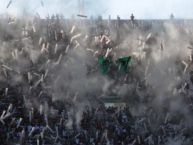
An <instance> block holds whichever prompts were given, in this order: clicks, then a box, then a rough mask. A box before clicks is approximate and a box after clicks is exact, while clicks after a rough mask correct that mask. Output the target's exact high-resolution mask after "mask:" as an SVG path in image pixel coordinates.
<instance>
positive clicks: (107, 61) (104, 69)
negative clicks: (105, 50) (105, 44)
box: [98, 56, 112, 74]
mask: <svg viewBox="0 0 193 145" xmlns="http://www.w3.org/2000/svg"><path fill="white" fill-rule="evenodd" d="M98 64H99V66H100V71H101V73H102V74H107V73H108V72H109V70H110V67H111V65H112V58H111V57H108V58H105V57H104V56H99V57H98Z"/></svg>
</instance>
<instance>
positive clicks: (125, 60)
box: [116, 56, 131, 73]
mask: <svg viewBox="0 0 193 145" xmlns="http://www.w3.org/2000/svg"><path fill="white" fill-rule="evenodd" d="M130 61H131V56H128V57H121V58H119V59H118V60H117V61H116V64H117V68H118V72H121V73H122V72H127V67H128V64H129V62H130Z"/></svg>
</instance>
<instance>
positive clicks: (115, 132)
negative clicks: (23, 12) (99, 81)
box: [0, 18, 193, 145]
mask: <svg viewBox="0 0 193 145" xmlns="http://www.w3.org/2000/svg"><path fill="white" fill-rule="evenodd" d="M58 20H59V19H55V18H52V19H48V20H45V23H46V26H44V28H45V27H46V35H45V36H42V35H43V34H40V33H39V31H42V30H41V27H39V29H38V27H37V26H34V25H33V24H28V28H27V27H26V26H25V27H23V30H22V32H21V31H20V30H19V28H20V27H19V28H17V29H18V30H19V32H21V36H20V35H19V36H15V33H16V32H15V31H13V32H12V31H8V30H7V31H6V32H4V33H3V35H2V36H1V42H2V44H3V45H4V44H5V43H7V44H8V46H7V47H12V48H13V49H11V48H7V49H8V51H9V52H7V50H6V53H9V57H7V58H6V57H5V58H3V59H1V66H2V68H1V76H2V77H1V81H0V83H1V90H0V115H1V116H0V144H1V145H19V144H20V145H25V144H26V145H32V144H37V145H60V144H63V145H97V144H98V145H128V144H131V145H164V144H169V142H170V139H173V140H174V141H179V140H180V141H182V142H183V143H184V144H187V145H188V144H191V143H192V142H193V138H192V131H193V130H192V128H186V127H184V126H183V124H181V121H182V120H183V119H182V118H183V117H181V118H177V117H176V116H172V117H171V114H170V115H169V114H167V108H166V110H164V111H163V112H161V115H160V114H159V113H160V112H159V111H156V110H155V109H154V108H151V107H150V108H148V109H147V110H144V112H143V111H141V112H143V113H142V114H140V116H134V115H132V113H130V108H129V107H128V106H124V107H107V108H105V107H104V106H103V105H101V104H100V105H98V107H88V106H86V107H84V109H82V110H84V111H83V112H82V113H81V120H80V122H79V123H77V120H76V119H77V118H76V117H75V116H74V115H73V114H75V112H77V111H78V110H77V109H76V107H73V104H71V103H69V102H66V100H65V101H63V100H59V101H55V100H52V96H50V94H49V93H47V92H46V90H49V89H50V88H49V86H48V87H47V88H46V83H47V82H48V80H47V79H50V78H49V77H50V76H51V77H52V78H56V76H55V74H52V72H54V71H53V70H55V69H58V68H59V66H60V64H61V62H62V59H64V57H65V56H67V53H68V52H69V51H71V50H73V49H77V48H78V47H84V48H87V49H85V51H86V52H87V53H88V55H90V54H92V57H95V58H96V56H98V55H104V56H106V57H108V56H110V55H112V54H113V48H114V47H116V45H117V44H116V43H115V42H116V41H115V40H114V41H112V40H111V39H110V37H109V34H108V32H107V31H105V30H104V31H101V30H102V29H103V27H102V25H101V26H100V27H98V26H97V25H96V26H95V27H98V28H90V31H91V32H90V34H88V35H84V34H82V33H81V31H80V32H79V30H77V29H79V28H76V26H72V27H70V28H71V29H69V32H67V31H68V30H64V29H63V28H62V26H61V25H60V24H59V23H62V22H59V21H58ZM36 21H37V22H36V25H38V20H36ZM1 25H2V24H1ZM7 25H8V26H6V27H9V25H14V22H9V24H7ZM1 27H5V26H1ZM10 27H11V26H10ZM26 28H27V30H25V29H26ZM18 30H16V31H18ZM93 31H94V32H95V35H94V36H92V33H94V32H93ZM16 34H18V33H16ZM119 38H120V36H118V35H117V38H116V39H119ZM26 41H27V42H26ZM117 41H118V40H117ZM4 47H6V46H4ZM25 47H29V49H36V48H37V49H38V50H40V51H38V52H39V53H40V55H39V57H38V59H37V60H35V61H34V60H31V58H32V57H31V56H30V52H31V51H29V49H27V48H25ZM21 60H24V61H21ZM94 60H95V59H94ZM24 62H26V63H27V64H28V65H25V64H23V63H24ZM21 64H22V65H23V66H21V67H20V66H18V65H21ZM48 65H49V67H47V66H48ZM50 66H51V67H50ZM60 67H61V66H60ZM48 68H49V71H47V69H48ZM90 71H91V72H92V71H93V70H92V69H91V70H90ZM18 76H20V77H22V81H18V80H17V81H15V78H18ZM186 87H187V86H186ZM184 89H186V88H184ZM186 99H187V98H186ZM36 101H38V103H37V104H40V105H39V106H38V107H37V106H36ZM188 103H190V102H188ZM188 103H187V104H188ZM45 106H47V108H51V107H52V109H47V110H49V111H46V109H45V108H46V107H45ZM67 108H73V109H72V112H71V113H69V112H68V111H67V110H68V109H67ZM191 109H192V108H191V106H190V110H191ZM50 114H52V115H50ZM163 114H164V115H163Z"/></svg>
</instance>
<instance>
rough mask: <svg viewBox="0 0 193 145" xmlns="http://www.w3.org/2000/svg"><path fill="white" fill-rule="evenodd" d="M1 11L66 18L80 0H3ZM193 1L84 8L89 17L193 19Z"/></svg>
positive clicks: (112, 0) (89, 0) (132, 1)
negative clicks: (58, 15)
mask: <svg viewBox="0 0 193 145" xmlns="http://www.w3.org/2000/svg"><path fill="white" fill-rule="evenodd" d="M0 3H1V4H0V13H6V12H8V13H12V14H16V15H18V14H22V13H23V12H24V11H25V12H28V13H38V14H39V15H40V16H42V17H45V16H47V14H55V13H61V14H63V15H64V16H65V17H69V16H71V15H73V14H74V15H76V14H77V12H78V0H42V1H41V0H12V3H11V4H10V6H9V7H8V8H7V6H8V3H9V1H8V0H1V1H0ZM192 6H193V1H192V0H170V1H169V0H105V1H104V0H97V1H96V0H85V1H84V11H85V14H86V15H88V16H91V15H93V16H97V15H102V16H104V17H108V15H109V14H111V16H112V17H113V18H116V16H117V15H120V17H122V18H128V17H129V16H130V14H131V13H134V14H135V16H136V18H139V19H167V18H168V17H169V16H170V14H171V13H174V15H175V17H176V18H188V19H189V18H193V16H192V14H193V9H192Z"/></svg>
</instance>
